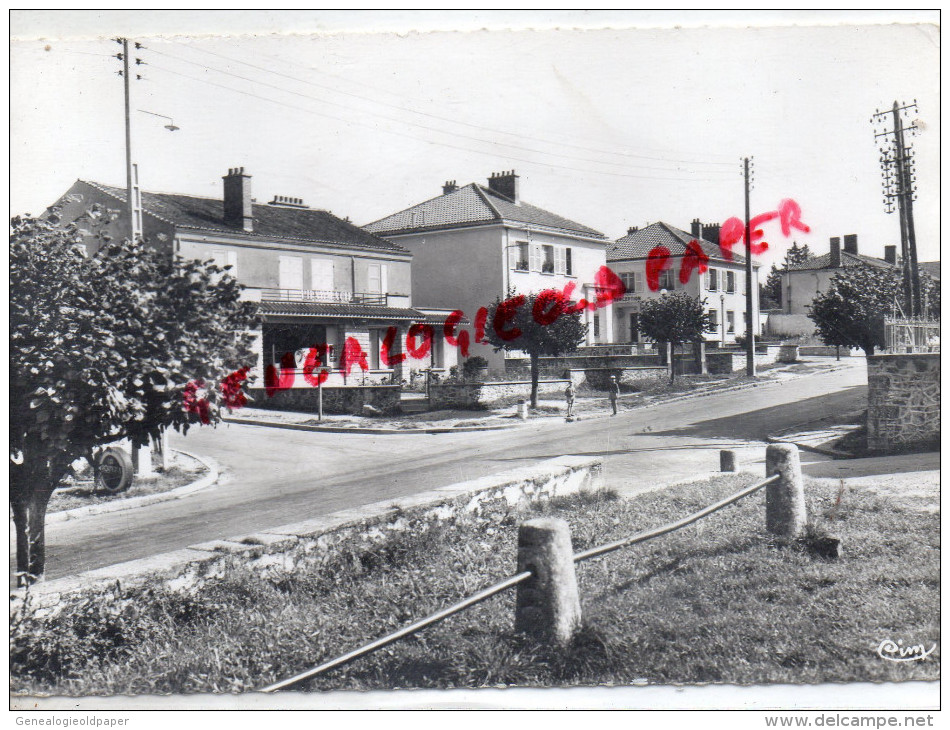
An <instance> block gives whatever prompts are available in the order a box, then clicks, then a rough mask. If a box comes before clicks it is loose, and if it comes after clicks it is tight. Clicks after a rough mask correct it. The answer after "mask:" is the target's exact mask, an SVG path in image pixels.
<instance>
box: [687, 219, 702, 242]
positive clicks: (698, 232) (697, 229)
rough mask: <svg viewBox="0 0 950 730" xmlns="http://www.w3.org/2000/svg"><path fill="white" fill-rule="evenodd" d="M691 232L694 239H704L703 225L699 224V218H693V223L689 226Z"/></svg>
mask: <svg viewBox="0 0 950 730" xmlns="http://www.w3.org/2000/svg"><path fill="white" fill-rule="evenodd" d="M689 232H690V235H692V237H693V238H702V237H703V224H702V223H700V222H699V218H693V222H692V223H690V224H689Z"/></svg>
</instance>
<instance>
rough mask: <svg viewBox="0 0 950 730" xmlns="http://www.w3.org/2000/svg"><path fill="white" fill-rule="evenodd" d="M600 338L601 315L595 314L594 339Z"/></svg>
mask: <svg viewBox="0 0 950 730" xmlns="http://www.w3.org/2000/svg"><path fill="white" fill-rule="evenodd" d="M599 339H600V315H599V314H595V315H594V340H595V341H596V340H599Z"/></svg>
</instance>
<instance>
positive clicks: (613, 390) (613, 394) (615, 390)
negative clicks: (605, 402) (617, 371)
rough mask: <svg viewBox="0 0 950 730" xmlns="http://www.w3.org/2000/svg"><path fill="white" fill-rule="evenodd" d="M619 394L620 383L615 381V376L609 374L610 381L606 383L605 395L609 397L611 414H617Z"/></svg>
mask: <svg viewBox="0 0 950 730" xmlns="http://www.w3.org/2000/svg"><path fill="white" fill-rule="evenodd" d="M619 395H620V384H619V383H617V376H616V375H611V376H610V382H609V383H608V384H607V397H608V398H609V399H610V407H611V408H612V409H613V413H611V414H610V415H611V416H616V415H617V396H619Z"/></svg>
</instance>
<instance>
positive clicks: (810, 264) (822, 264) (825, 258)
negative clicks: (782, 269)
mask: <svg viewBox="0 0 950 730" xmlns="http://www.w3.org/2000/svg"><path fill="white" fill-rule="evenodd" d="M861 265H867V266H875V267H877V268H879V269H893V268H895V267H894V264H889V263H887V261H885V260H884V259H878V258H874V257H873V256H865V255H864V254H860V253H857V254H855V253H848V252H847V251H842V252H841V266H840V268H842V269H846V268H849V267H851V266H861ZM830 268H832V266H831V254H830V253H823V254H821V256H812V257H811V258H809V259H806V260H805V261H802V262H801V263H798V264H792V265H791V266H789V267H788V270H789V271H816V270H818V269H830Z"/></svg>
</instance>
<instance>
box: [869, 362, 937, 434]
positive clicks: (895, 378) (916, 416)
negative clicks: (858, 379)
mask: <svg viewBox="0 0 950 730" xmlns="http://www.w3.org/2000/svg"><path fill="white" fill-rule="evenodd" d="M867 362H868V449H869V450H871V451H878V452H892V451H903V450H909V449H926V448H929V447H933V448H939V445H940V355H939V354H937V353H932V354H930V353H919V354H906V355H873V356H871V357H869V358H868V359H867Z"/></svg>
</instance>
